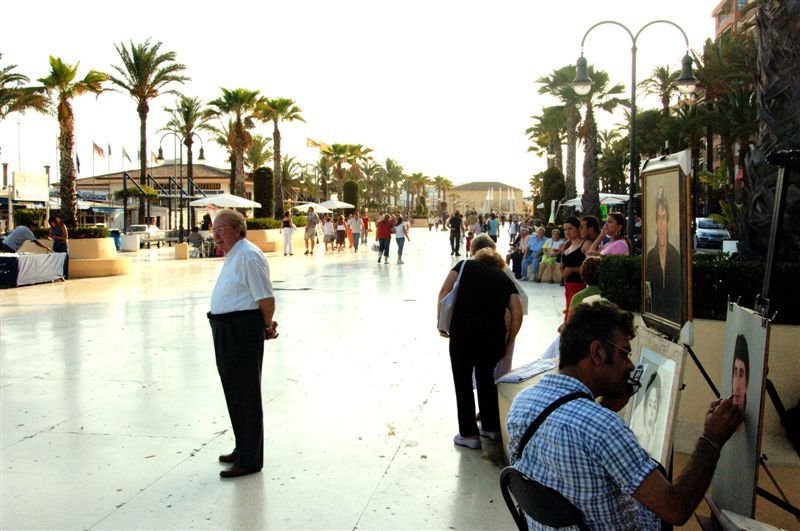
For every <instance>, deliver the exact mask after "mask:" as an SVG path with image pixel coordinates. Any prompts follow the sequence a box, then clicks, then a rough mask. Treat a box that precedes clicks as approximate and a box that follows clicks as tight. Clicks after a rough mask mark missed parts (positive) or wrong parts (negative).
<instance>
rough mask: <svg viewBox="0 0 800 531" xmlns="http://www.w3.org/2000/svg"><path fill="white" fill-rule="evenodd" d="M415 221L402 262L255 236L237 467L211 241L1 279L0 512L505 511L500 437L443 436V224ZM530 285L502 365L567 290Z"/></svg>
mask: <svg viewBox="0 0 800 531" xmlns="http://www.w3.org/2000/svg"><path fill="white" fill-rule="evenodd" d="M411 238H412V241H411V242H409V243H407V244H406V252H405V256H404V260H405V264H404V265H397V264H396V263H395V262H396V255H395V251H396V247H395V246H394V243H392V248H391V259H390V263H389V264H388V265H383V264H382V265H378V264H377V263H376V262H377V255H376V254H375V253H374V252H372V251H370V249H369V248H368V247H367V248H363V247H362V249H361V251H360V252H359V253H358V254H353V253H352V252H349V251H348V252H345V253H332V254H329V255H324V254H321V253H319V251H318V254H316V255H314V256H311V257H306V256H304V255H303V251H302V249H296V252H295V255H294V256H292V257H284V256H283V255H282V253H281V254H279V255H268V259H269V263H270V268H271V271H272V279H273V283H274V287H275V289H276V299H277V313H276V319H277V321H278V322H279V323H280V326H279V331H280V338H279V339H278V340H276V341H270V342H269V343H267V348H266V353H265V358H264V369H263V389H264V411H265V419H264V421H265V441H264V442H265V467H264V470H263V472H262V473H261V474H256V475H252V476H248V477H244V478H240V479H237V480H232V481H231V480H221V479H220V478H219V476H218V473H219V470H220V469H221V466H220V464H219V463H218V462H217V455H218V454H220V453H226V452H228V451H230V450H231V448H232V446H233V443H232V433H231V430H230V427H229V422H228V417H227V412H226V410H225V401H224V398H223V395H222V389H221V386H220V384H219V380H218V377H217V374H216V368H215V365H214V354H213V348H212V344H211V334H210V330H209V326H208V322H207V319H206V316H205V314H206V312H207V311H208V303H209V298H210V295H211V290H212V287H213V285H214V282H215V279H216V275H217V272H218V270H219V268H220V267H221V264H222V260H221V259H192V260H189V261H175V260H173V259H172V249H169V248H167V249H154V250H152V251H147V250H142V251H140V252H139V254H138V255H135V261H136V262H135V264H134V267H133V272H132V274H131V275H129V276H125V277H109V278H97V279H82V280H71V281H68V282H66V283H56V284H47V285H40V286H30V287H23V288H18V289H14V290H4V291H1V292H0V323H2V324H0V326H1V327H2V334H0V361H1V362H2V364H1V365H2V367H1V368H0V393H2V397H0V402H1V403H2V410H1V411H0V413H1V414H2V424H1V428H2V432H1V435H2V440H1V441H0V442H1V445H2V458H1V460H0V527H2V528H3V529H14V528H37V529H42V528H69V529H178V528H190V527H200V528H214V529H221V528H251V529H253V528H271V529H355V528H359V529H379V528H382V529H400V528H402V529H448V528H450V529H499V528H502V529H510V528H512V527H513V522H512V520H511V518H510V516H509V515H508V512H507V509H506V507H505V505H504V503H503V501H502V498H501V496H500V492H499V489H498V487H497V478H498V475H499V470H500V468H499V460H500V456H501V453H502V450H501V448H500V447H499V446H497V445H494V444H492V443H489V442H487V441H484V449H483V451H473V450H468V449H464V448H458V447H454V446H453V442H452V438H453V435H454V434H455V433H456V431H457V423H456V414H455V400H454V396H453V391H452V380H451V376H450V369H449V359H448V354H447V341H446V340H445V339H442V338H440V337H439V335H438V333H437V332H436V330H435V327H434V323H435V299H436V294H437V292H438V289H439V287H440V285H441V283H442V281H443V279H444V277H445V275H446V273H447V270H448V269H449V267H450V266H451V264H453V263H454V261H453V260H452V259H451V257H450V252H449V247H448V244H447V233H444V232H439V233H429V232H428V231H427V230H424V229H413V230H412V231H411ZM506 248H507V241H503V240H501V249H502V250H503V251H504V250H505V249H506ZM132 256H133V255H132ZM526 287H527V289H528V290H529V294H530V296H531V304H530V309H531V314H532V316H530V317H527V318H526V319H525V321H524V324H523V328H522V331H521V333H520V338H519V340H518V353H517V354H516V358H515V362H516V365H519V364H522V363H525V362H527V361H530V360H533V359H535V358H536V357H538V356H539V352H540V351H541V350H542V349H543V348H544V346H545V345H546V344H547V343H548V342H549V341H550V340H551V339H552V337H553V333H554V332H553V331H554V330H555V328H556V326H557V323H558V320H559V311H560V310H561V308H562V307H563V302H562V301H563V295H562V288H559V287H558V286H557V285H555V286H551V285H538V284H536V285H534V284H531V285H530V286H526ZM533 316H535V317H533Z"/></svg>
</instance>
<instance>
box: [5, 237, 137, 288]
mask: <svg viewBox="0 0 800 531" xmlns="http://www.w3.org/2000/svg"><path fill="white" fill-rule="evenodd" d="M39 241H40V242H42V243H43V244H44V245H47V246H48V247H49V248H52V247H53V242H51V241H50V240H39ZM20 252H25V253H39V252H42V253H43V252H45V251H44V250H43V249H42V248H41V247H39V246H37V245H34V243H33V242H25V244H24V245H23V246H22V247H21V248H20ZM130 272H131V261H130V259H128V258H125V257H121V256H117V248H116V246H115V245H114V238H77V239H73V240H69V278H71V279H76V278H94V277H109V276H114V275H127V274H128V273H130Z"/></svg>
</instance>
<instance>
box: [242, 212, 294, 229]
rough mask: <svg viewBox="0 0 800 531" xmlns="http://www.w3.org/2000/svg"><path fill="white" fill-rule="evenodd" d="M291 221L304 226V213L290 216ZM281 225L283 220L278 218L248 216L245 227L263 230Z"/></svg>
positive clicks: (277, 227)
mask: <svg viewBox="0 0 800 531" xmlns="http://www.w3.org/2000/svg"><path fill="white" fill-rule="evenodd" d="M292 221H294V224H295V225H297V226H298V227H305V226H306V217H305V215H302V216H292ZM282 226H283V221H282V220H280V219H273V218H248V220H247V229H248V230H265V229H279V228H281V227H282Z"/></svg>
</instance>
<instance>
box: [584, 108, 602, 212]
mask: <svg viewBox="0 0 800 531" xmlns="http://www.w3.org/2000/svg"><path fill="white" fill-rule="evenodd" d="M583 124H584V127H585V128H586V135H585V137H584V150H583V151H584V154H585V156H584V158H583V200H582V203H583V214H584V215H591V216H596V215H598V214H599V213H600V189H599V185H598V182H597V123H596V122H595V121H594V109H593V106H592V104H591V103H589V104H587V105H586V118H585V120H584V122H583Z"/></svg>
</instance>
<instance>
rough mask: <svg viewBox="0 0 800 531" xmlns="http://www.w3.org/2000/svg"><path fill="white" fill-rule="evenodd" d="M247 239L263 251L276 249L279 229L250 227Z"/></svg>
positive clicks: (278, 240)
mask: <svg viewBox="0 0 800 531" xmlns="http://www.w3.org/2000/svg"><path fill="white" fill-rule="evenodd" d="M247 239H248V240H249V241H250V242H252V243H253V244H254V245H255V246H256V247H258V248H259V249H261V250H262V251H263V252H265V253H270V252H274V251H277V250H278V248H279V246H280V243H279V242H280V241H281V240H280V232H279V229H269V230H266V229H256V230H252V229H250V230H248V231H247Z"/></svg>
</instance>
